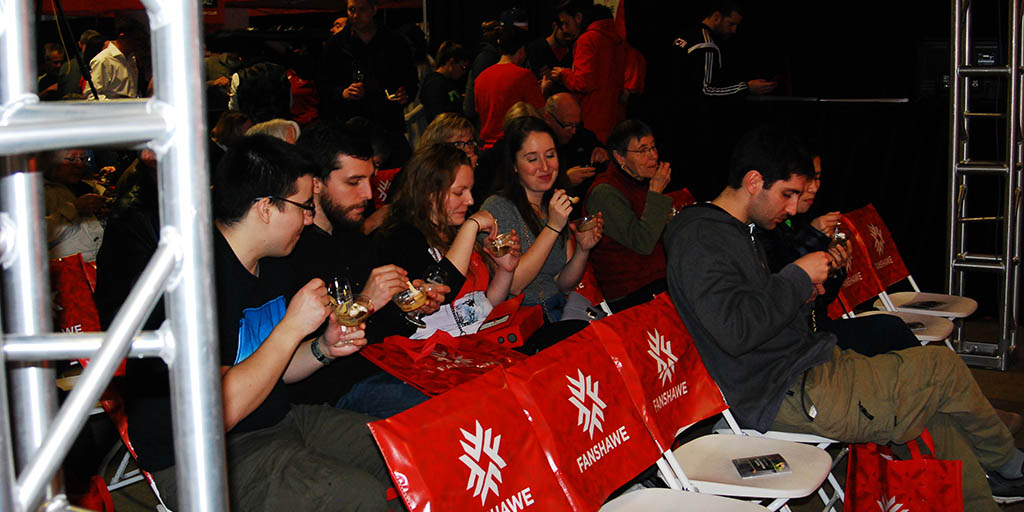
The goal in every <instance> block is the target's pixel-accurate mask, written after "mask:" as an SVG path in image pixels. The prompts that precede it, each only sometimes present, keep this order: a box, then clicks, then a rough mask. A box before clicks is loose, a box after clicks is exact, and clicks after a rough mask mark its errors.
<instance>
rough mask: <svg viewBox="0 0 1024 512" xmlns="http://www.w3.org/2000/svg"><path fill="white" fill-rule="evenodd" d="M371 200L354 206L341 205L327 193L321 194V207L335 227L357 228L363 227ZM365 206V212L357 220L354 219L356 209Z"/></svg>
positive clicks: (343, 228) (344, 228)
mask: <svg viewBox="0 0 1024 512" xmlns="http://www.w3.org/2000/svg"><path fill="white" fill-rule="evenodd" d="M369 206H370V202H369V201H363V202H361V203H357V204H355V205H353V206H341V205H339V204H337V203H335V202H334V201H332V200H331V198H330V197H328V196H327V195H321V196H320V207H321V209H322V210H323V213H324V216H325V217H327V220H328V221H329V222H330V223H331V226H333V227H334V229H341V230H357V229H360V228H361V227H362V223H363V218H364V217H365V216H366V215H365V214H366V210H367V209H368V208H369ZM359 208H363V212H362V213H361V214H360V215H359V218H358V219H357V220H354V219H353V218H352V217H353V215H354V214H353V213H352V212H354V211H355V210H357V209H359Z"/></svg>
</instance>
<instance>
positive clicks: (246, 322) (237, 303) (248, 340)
mask: <svg viewBox="0 0 1024 512" xmlns="http://www.w3.org/2000/svg"><path fill="white" fill-rule="evenodd" d="M213 247H214V251H213V252H214V261H215V265H216V270H217V276H216V278H217V324H218V329H217V331H218V334H219V335H220V364H221V365H222V366H235V365H237V364H239V363H241V362H242V361H244V360H245V359H246V358H248V357H249V356H251V355H252V354H253V353H254V352H256V350H257V349H259V348H260V345H261V344H262V343H263V340H265V339H266V338H267V336H269V335H270V333H271V332H272V331H273V330H274V327H276V326H277V324H278V323H279V322H280V321H281V319H282V318H284V314H285V310H286V309H287V308H288V301H289V300H290V299H291V296H292V295H293V294H294V292H295V291H296V280H295V278H294V277H293V276H292V275H291V274H290V273H289V272H288V271H287V269H285V268H280V267H275V266H273V265H270V264H264V262H261V264H260V275H259V276H254V275H252V274H250V273H249V271H248V270H246V269H245V267H244V266H242V263H241V262H240V261H238V257H237V256H235V253H234V251H232V250H231V246H229V245H228V243H227V240H225V239H224V237H223V236H222V235H221V234H220V231H218V230H214V245H213ZM290 407H291V406H290V405H289V402H288V394H287V392H286V391H285V387H284V381H282V380H281V379H280V376H278V380H277V384H275V385H274V389H272V390H271V391H270V394H269V395H267V398H265V399H264V400H263V403H261V404H260V405H259V406H258V407H257V408H256V409H255V410H253V411H252V412H251V413H249V415H248V416H246V417H245V418H244V419H242V421H240V422H238V424H236V425H235V428H233V429H231V431H230V432H229V433H235V432H250V431H253V430H259V429H263V428H267V427H271V426H274V425H276V424H277V423H278V422H280V421H281V420H282V419H284V417H285V415H286V414H288V410H289V408H290Z"/></svg>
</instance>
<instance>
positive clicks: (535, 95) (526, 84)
mask: <svg viewBox="0 0 1024 512" xmlns="http://www.w3.org/2000/svg"><path fill="white" fill-rule="evenodd" d="M526 37H527V34H526V32H525V31H524V30H522V29H520V28H519V27H516V26H514V25H507V26H505V27H504V28H503V29H502V31H501V39H500V40H499V44H500V45H501V59H499V60H498V63H497V64H495V65H493V66H491V67H489V68H487V69H485V70H484V71H483V72H482V73H480V75H479V76H477V77H476V82H474V84H473V89H474V90H473V95H474V98H475V101H476V112H477V113H478V114H479V115H480V138H482V139H483V141H484V144H485V145H486V146H490V145H493V144H494V143H495V141H497V140H498V139H500V138H502V136H503V130H502V121H503V120H504V119H505V114H506V113H507V112H508V109H509V108H511V107H512V105H514V104H516V103H517V102H520V101H525V102H527V103H530V104H531V105H533V106H534V107H536V108H537V109H541V108H543V107H544V95H543V94H541V91H540V85H539V84H538V82H537V78H536V77H535V76H533V73H530V71H529V70H528V69H526V68H524V67H522V66H523V63H524V62H525V61H526V47H525V45H526Z"/></svg>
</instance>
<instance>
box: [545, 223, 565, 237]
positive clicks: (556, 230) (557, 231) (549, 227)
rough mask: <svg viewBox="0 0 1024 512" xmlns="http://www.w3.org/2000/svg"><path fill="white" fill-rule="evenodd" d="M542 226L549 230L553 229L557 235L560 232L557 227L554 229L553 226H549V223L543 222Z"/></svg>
mask: <svg viewBox="0 0 1024 512" xmlns="http://www.w3.org/2000/svg"><path fill="white" fill-rule="evenodd" d="M544 227H546V228H548V229H550V230H551V231H554V232H555V233H558V234H559V235H561V234H562V232H561V230H558V229H555V228H553V227H551V224H544Z"/></svg>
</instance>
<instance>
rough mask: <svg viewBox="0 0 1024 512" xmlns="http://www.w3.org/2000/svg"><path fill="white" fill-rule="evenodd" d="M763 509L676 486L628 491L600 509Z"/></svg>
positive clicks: (714, 511) (624, 511)
mask: <svg viewBox="0 0 1024 512" xmlns="http://www.w3.org/2000/svg"><path fill="white" fill-rule="evenodd" d="M641 510H642V511H643V512H678V511H680V510H700V511H701V512H758V511H760V512H764V511H766V510H768V509H767V508H765V507H763V506H761V505H758V504H756V503H750V502H749V501H740V500H734V499H731V498H723V497H721V496H715V495H712V494H699V493H695V492H686V491H684V492H680V491H677V490H673V489H640V490H637V491H632V492H627V493H625V494H623V495H621V496H619V497H618V498H615V499H614V500H611V501H609V502H608V503H605V504H604V506H602V507H601V509H600V512H637V511H641Z"/></svg>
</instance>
